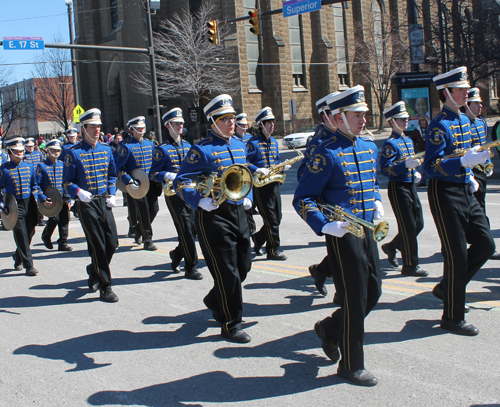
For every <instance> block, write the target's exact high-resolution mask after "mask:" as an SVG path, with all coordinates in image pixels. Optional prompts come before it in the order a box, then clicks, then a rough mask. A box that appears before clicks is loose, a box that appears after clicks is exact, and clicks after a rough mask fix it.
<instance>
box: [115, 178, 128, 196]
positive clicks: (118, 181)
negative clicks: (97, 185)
mask: <svg viewBox="0 0 500 407" xmlns="http://www.w3.org/2000/svg"><path fill="white" fill-rule="evenodd" d="M116 187H117V188H118V189H119V190H120V191H122V192H125V193H126V192H127V186H126V185H125V184H124V183H123V181H122V180H121V179H120V177H118V178H116Z"/></svg>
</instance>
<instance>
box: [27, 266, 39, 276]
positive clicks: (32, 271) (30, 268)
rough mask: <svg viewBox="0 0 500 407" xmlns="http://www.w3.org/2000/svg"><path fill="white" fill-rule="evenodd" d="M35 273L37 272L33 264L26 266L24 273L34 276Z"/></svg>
mask: <svg viewBox="0 0 500 407" xmlns="http://www.w3.org/2000/svg"><path fill="white" fill-rule="evenodd" d="M37 274H38V270H37V269H36V268H34V267H33V266H30V267H27V268H26V275H27V276H36V275H37Z"/></svg>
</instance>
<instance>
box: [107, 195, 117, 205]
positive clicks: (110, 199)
mask: <svg viewBox="0 0 500 407" xmlns="http://www.w3.org/2000/svg"><path fill="white" fill-rule="evenodd" d="M106 206H107V207H108V208H114V207H115V206H116V196H114V195H110V196H108V197H107V198H106Z"/></svg>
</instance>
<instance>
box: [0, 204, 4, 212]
mask: <svg viewBox="0 0 500 407" xmlns="http://www.w3.org/2000/svg"><path fill="white" fill-rule="evenodd" d="M3 208H4V204H3V202H0V213H3Z"/></svg>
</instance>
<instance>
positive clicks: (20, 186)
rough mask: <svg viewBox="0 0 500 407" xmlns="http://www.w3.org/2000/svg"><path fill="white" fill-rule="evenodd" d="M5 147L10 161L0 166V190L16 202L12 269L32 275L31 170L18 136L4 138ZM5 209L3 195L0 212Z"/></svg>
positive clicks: (33, 185)
mask: <svg viewBox="0 0 500 407" xmlns="http://www.w3.org/2000/svg"><path fill="white" fill-rule="evenodd" d="M4 146H5V149H6V150H7V153H8V154H9V158H10V161H9V162H6V163H5V164H3V165H2V166H1V167H0V190H1V189H5V193H11V194H12V195H14V197H15V198H16V201H17V223H16V224H15V226H14V229H13V230H12V232H13V233H14V240H15V242H16V246H17V249H16V251H15V252H14V254H13V255H12V257H13V259H14V268H15V269H16V270H17V271H20V270H22V269H23V267H24V269H25V270H26V275H28V276H36V275H37V274H38V270H37V269H36V268H35V267H33V257H32V255H31V249H30V244H31V239H32V238H33V236H34V235H35V227H36V225H37V222H38V209H37V206H36V201H34V199H33V198H32V196H33V195H32V194H35V195H36V194H37V193H38V185H37V183H36V176H35V169H34V167H33V165H32V164H30V163H28V162H26V161H24V160H23V157H24V139H23V138H22V137H19V136H13V137H10V138H7V139H6V140H5V141H4ZM4 208H5V205H4V200H3V196H2V195H0V212H3V210H4Z"/></svg>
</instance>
